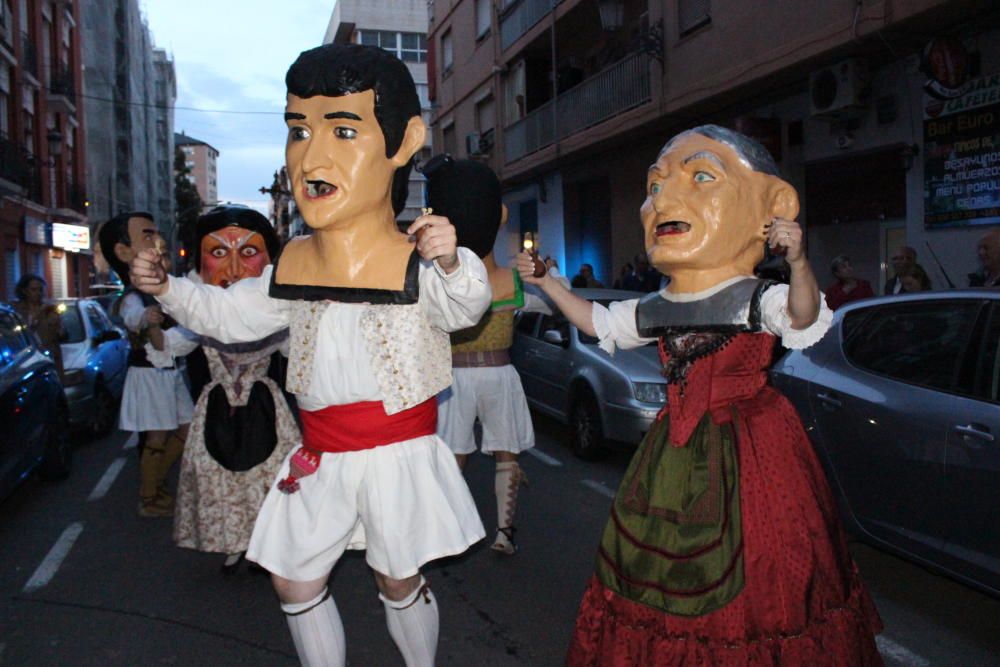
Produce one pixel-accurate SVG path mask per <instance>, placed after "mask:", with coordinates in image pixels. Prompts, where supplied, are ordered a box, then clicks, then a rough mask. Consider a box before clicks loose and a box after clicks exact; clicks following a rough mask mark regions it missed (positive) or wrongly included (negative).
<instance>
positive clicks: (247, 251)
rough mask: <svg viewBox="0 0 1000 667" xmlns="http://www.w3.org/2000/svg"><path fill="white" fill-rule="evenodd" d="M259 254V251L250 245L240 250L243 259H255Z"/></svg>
mask: <svg viewBox="0 0 1000 667" xmlns="http://www.w3.org/2000/svg"><path fill="white" fill-rule="evenodd" d="M259 254H260V250H258V249H257V248H254V247H253V246H252V245H248V246H244V247H243V249H242V250H240V255H242V256H243V257H256V256H257V255H259Z"/></svg>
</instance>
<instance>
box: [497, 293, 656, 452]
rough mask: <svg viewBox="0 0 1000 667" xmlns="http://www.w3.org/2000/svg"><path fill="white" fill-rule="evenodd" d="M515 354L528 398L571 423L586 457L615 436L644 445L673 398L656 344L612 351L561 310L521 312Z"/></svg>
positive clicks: (600, 297)
mask: <svg viewBox="0 0 1000 667" xmlns="http://www.w3.org/2000/svg"><path fill="white" fill-rule="evenodd" d="M573 293H574V294H577V295H578V296H581V297H583V298H585V299H588V300H590V301H596V302H598V303H601V304H604V305H607V304H608V303H610V302H611V301H621V300H625V299H634V298H637V297H641V296H643V295H642V294H640V293H638V292H626V291H620V290H605V289H575V290H573ZM511 360H512V361H513V363H514V367H515V368H517V371H518V373H520V375H521V383H522V384H523V385H524V393H525V394H526V395H527V398H528V403H529V404H530V405H531V407H533V408H535V409H536V410H538V411H540V412H543V413H545V414H548V415H551V416H553V417H555V418H556V419H558V420H560V421H562V422H564V423H568V424H569V426H570V429H569V444H570V447H571V449H572V450H573V452H574V453H575V454H576V455H577V456H579V457H581V458H584V459H593V458H597V457H599V456H601V454H602V453H604V451H605V445H606V443H607V442H608V441H619V442H625V443H628V444H631V445H633V446H634V445H637V444H639V441H640V440H642V437H643V435H645V433H646V431H648V430H649V426H650V424H651V423H652V422H653V420H654V419H655V418H656V415H657V414H658V413H659V412H660V410H661V409H662V408H663V405H664V404H665V403H666V387H667V385H666V381H665V380H664V378H663V376H662V375H661V374H660V368H661V366H660V361H659V357H658V356H657V350H656V345H655V344H651V345H647V346H645V347H641V348H638V349H635V350H628V351H622V350H619V351H617V352H615V356H614V357H611V356H609V355H608V354H607V353H606V352H604V351H603V350H601V349H600V348H599V347H598V346H597V339H595V338H592V337H590V336H587V335H586V334H581V333H580V332H579V331H578V330H577V328H576V327H574V326H573V325H571V324H570V323H569V321H567V320H566V318H565V317H564V316H563V315H562V314H561V313H558V312H557V313H556V314H554V315H543V314H541V313H527V312H521V313H519V314H518V319H517V324H516V326H515V331H514V346H513V348H512V349H511Z"/></svg>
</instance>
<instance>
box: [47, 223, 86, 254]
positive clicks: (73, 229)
mask: <svg viewBox="0 0 1000 667" xmlns="http://www.w3.org/2000/svg"><path fill="white" fill-rule="evenodd" d="M52 245H53V246H55V247H56V248H62V249H63V250H69V251H70V252H87V251H88V250H90V228H89V227H86V226H84V225H67V224H65V223H62V222H53V223H52Z"/></svg>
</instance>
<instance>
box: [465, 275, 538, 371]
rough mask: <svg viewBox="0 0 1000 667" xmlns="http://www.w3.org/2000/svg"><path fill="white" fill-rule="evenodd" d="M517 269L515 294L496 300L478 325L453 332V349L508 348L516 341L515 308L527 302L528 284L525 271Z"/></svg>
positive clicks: (486, 349) (475, 350)
mask: <svg viewBox="0 0 1000 667" xmlns="http://www.w3.org/2000/svg"><path fill="white" fill-rule="evenodd" d="M513 273H514V296H513V298H510V299H505V300H503V301H494V302H493V303H492V304H491V305H490V309H489V310H488V311H486V314H485V315H483V318H482V319H481V320H479V323H478V324H476V326H473V327H469V328H468V329H462V330H461V331H455V332H452V334H451V351H452V353H455V352H494V351H496V350H508V349H510V346H511V345H513V344H514V311H515V310H517V309H518V308H522V307H523V306H524V286H523V285H522V284H521V275H520V274H519V273H518V272H517V271H513Z"/></svg>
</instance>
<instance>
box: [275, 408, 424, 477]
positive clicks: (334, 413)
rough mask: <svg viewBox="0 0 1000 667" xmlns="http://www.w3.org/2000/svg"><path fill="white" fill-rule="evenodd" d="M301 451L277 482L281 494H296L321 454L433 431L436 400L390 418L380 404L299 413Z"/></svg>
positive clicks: (318, 461) (296, 454)
mask: <svg viewBox="0 0 1000 667" xmlns="http://www.w3.org/2000/svg"><path fill="white" fill-rule="evenodd" d="M299 415H300V416H301V418H302V447H300V448H299V449H298V450H297V451H296V452H295V453H294V454H292V458H291V460H290V461H289V468H290V469H289V474H288V477H286V478H285V479H283V480H281V481H279V482H278V488H279V489H280V490H281V491H284V492H285V493H295V492H296V491H298V490H299V482H298V480H299V479H301V478H302V477H306V476H308V475H311V474H313V473H314V472H316V470H317V469H318V468H319V464H320V458H321V456H322V454H323V453H339V452H357V451H361V450H363V449H373V448H375V447H380V446H382V445H391V444H393V443H396V442H402V441H404V440H412V439H413V438H419V437H420V436H424V435H434V433H435V432H436V431H437V399H435V398H429V399H427V400H426V401H424V402H423V403H421V404H419V405H416V406H414V407H412V408H409V409H407V410H403V411H402V412H397V413H396V414H394V415H389V414H386V412H385V406H383V405H382V401H362V402H360V403H349V404H347V405H330V406H327V407H325V408H323V409H322V410H314V411H311V412H310V411H308V410H299Z"/></svg>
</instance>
